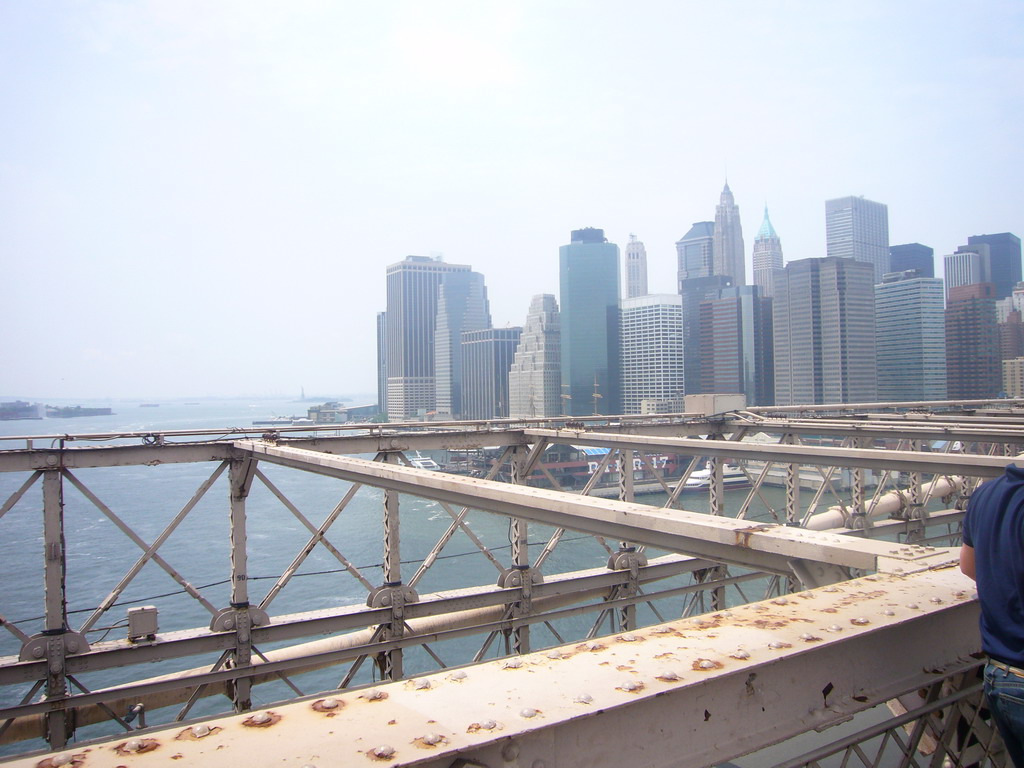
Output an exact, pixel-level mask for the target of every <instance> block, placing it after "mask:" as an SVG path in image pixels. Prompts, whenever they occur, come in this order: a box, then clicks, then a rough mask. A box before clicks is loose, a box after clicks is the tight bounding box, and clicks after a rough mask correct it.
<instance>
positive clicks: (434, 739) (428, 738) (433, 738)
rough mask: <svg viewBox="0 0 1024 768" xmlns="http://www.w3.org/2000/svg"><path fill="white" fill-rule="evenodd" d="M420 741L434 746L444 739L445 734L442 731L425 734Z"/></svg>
mask: <svg viewBox="0 0 1024 768" xmlns="http://www.w3.org/2000/svg"><path fill="white" fill-rule="evenodd" d="M420 741H422V742H423V743H424V744H428V745H430V746H431V747H433V746H435V745H437V744H440V743H441V742H442V741H444V736H442V735H441V734H440V733H428V734H426V735H425V736H420Z"/></svg>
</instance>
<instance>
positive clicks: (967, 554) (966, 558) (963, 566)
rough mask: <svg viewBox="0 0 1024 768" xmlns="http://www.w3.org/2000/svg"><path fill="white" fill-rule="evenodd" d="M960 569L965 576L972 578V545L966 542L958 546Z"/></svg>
mask: <svg viewBox="0 0 1024 768" xmlns="http://www.w3.org/2000/svg"><path fill="white" fill-rule="evenodd" d="M960 570H961V571H963V573H964V575H965V576H969V577H970V578H972V579H973V578H974V547H970V546H968V545H966V544H964V545H963V546H961V547H960Z"/></svg>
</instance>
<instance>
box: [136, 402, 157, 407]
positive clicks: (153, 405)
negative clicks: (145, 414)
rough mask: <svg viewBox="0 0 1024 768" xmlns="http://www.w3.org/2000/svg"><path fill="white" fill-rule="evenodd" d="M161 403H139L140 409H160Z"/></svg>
mask: <svg viewBox="0 0 1024 768" xmlns="http://www.w3.org/2000/svg"><path fill="white" fill-rule="evenodd" d="M159 407H160V403H139V408H159Z"/></svg>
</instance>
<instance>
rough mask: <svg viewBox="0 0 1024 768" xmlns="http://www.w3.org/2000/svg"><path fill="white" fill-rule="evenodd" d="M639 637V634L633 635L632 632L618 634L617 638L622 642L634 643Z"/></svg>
mask: <svg viewBox="0 0 1024 768" xmlns="http://www.w3.org/2000/svg"><path fill="white" fill-rule="evenodd" d="M639 639H640V636H639V635H634V634H628V635H619V640H621V641H622V642H624V643H635V642H636V641H637V640H639Z"/></svg>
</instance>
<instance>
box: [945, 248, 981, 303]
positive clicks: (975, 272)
mask: <svg viewBox="0 0 1024 768" xmlns="http://www.w3.org/2000/svg"><path fill="white" fill-rule="evenodd" d="M942 262H943V267H944V270H945V275H946V296H947V297H948V296H949V289H950V288H956V287H957V286H960V285H976V284H977V283H990V282H992V260H991V256H990V254H989V247H988V246H987V245H985V244H984V243H979V244H978V245H961V246H960V247H959V248H957V249H956V252H955V253H950V254H948V255H946V256H943V257H942Z"/></svg>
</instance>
